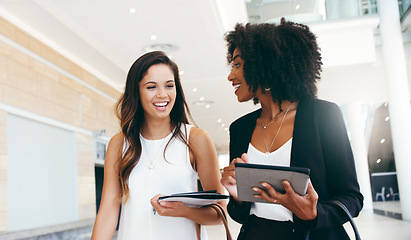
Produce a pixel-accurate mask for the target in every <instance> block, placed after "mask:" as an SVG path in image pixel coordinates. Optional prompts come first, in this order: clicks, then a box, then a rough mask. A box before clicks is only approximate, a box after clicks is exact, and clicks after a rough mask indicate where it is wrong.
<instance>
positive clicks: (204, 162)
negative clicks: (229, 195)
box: [151, 127, 226, 225]
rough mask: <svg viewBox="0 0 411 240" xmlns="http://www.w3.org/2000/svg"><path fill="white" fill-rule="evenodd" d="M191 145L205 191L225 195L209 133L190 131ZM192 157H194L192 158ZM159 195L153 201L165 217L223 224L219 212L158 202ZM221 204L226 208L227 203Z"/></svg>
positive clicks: (196, 130)
mask: <svg viewBox="0 0 411 240" xmlns="http://www.w3.org/2000/svg"><path fill="white" fill-rule="evenodd" d="M189 145H190V147H191V150H192V154H190V158H191V157H194V159H195V163H196V164H195V165H196V166H197V172H198V175H199V177H200V181H201V185H202V186H203V188H204V190H217V192H219V193H224V188H223V186H222V185H221V184H220V172H219V163H218V157H217V152H216V150H215V148H214V144H213V142H212V140H211V138H210V136H209V135H208V133H207V132H206V131H204V130H202V129H199V128H194V127H193V128H192V129H191V131H190V138H189ZM191 155H192V156H191ZM158 197H159V195H157V196H155V197H154V198H153V199H152V200H151V204H152V205H153V207H154V208H155V209H156V211H157V212H158V213H159V214H160V215H163V216H174V217H185V218H188V219H190V220H192V221H194V222H196V223H199V224H202V225H211V224H219V223H221V219H220V218H219V216H218V214H217V212H216V211H215V210H214V209H213V208H211V207H203V208H191V207H187V206H185V205H184V204H182V203H181V202H161V205H160V203H158V202H157V199H158ZM220 204H221V205H222V206H223V207H224V208H226V203H225V201H221V202H220Z"/></svg>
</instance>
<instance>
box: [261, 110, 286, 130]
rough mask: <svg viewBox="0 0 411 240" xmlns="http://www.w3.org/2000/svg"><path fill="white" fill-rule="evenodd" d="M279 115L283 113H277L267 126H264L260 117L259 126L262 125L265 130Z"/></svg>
mask: <svg viewBox="0 0 411 240" xmlns="http://www.w3.org/2000/svg"><path fill="white" fill-rule="evenodd" d="M281 114H283V112H280V113H278V114H277V116H275V118H274V119H273V120H271V122H269V123H268V124H267V125H264V123H263V119H261V117H260V122H261V125H263V128H264V129H266V128H267V127H268V126H269V125H270V124H271V123H273V122H274V121H275V120H276V119H277V118H278V117H279V116H280V115H281Z"/></svg>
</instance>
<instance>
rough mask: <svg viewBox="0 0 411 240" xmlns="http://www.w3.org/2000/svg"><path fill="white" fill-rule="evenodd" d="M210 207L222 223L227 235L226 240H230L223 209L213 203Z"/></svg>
mask: <svg viewBox="0 0 411 240" xmlns="http://www.w3.org/2000/svg"><path fill="white" fill-rule="evenodd" d="M210 207H212V208H214V209H215V210H216V212H217V213H218V215H219V216H220V218H221V220H222V221H223V224H224V227H225V233H226V235H227V240H232V237H231V233H230V229H229V228H228V222H227V216H226V214H225V212H224V209H223V207H222V206H221V205H220V204H217V203H214V204H211V205H210Z"/></svg>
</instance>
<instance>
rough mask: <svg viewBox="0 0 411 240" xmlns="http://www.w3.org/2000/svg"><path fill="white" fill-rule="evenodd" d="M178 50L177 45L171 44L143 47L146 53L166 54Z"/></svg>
mask: <svg viewBox="0 0 411 240" xmlns="http://www.w3.org/2000/svg"><path fill="white" fill-rule="evenodd" d="M177 49H178V47H177V46H176V45H173V44H169V43H156V44H151V45H148V46H145V47H143V50H144V51H145V52H152V51H163V52H166V53H170V52H173V51H175V50H177ZM169 57H170V56H169Z"/></svg>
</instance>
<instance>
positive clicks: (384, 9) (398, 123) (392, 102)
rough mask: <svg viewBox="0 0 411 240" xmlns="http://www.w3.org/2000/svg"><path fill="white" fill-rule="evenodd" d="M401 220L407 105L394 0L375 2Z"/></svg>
mask: <svg viewBox="0 0 411 240" xmlns="http://www.w3.org/2000/svg"><path fill="white" fill-rule="evenodd" d="M377 4H378V5H377V6H378V14H379V16H380V32H381V37H382V40H383V46H382V48H383V56H384V62H385V70H386V72H387V84H388V103H389V105H388V109H389V114H390V123H391V133H392V140H393V149H394V157H395V166H396V169H397V179H398V187H399V192H400V199H401V209H402V218H403V220H406V221H411V188H410V187H409V186H408V184H409V182H410V181H411V174H410V169H411V161H410V159H411V150H410V146H411V106H410V94H409V90H408V89H409V88H408V78H407V70H406V61H405V55H404V45H403V40H402V35H401V26H400V16H399V10H398V1H397V0H378V1H377Z"/></svg>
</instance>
